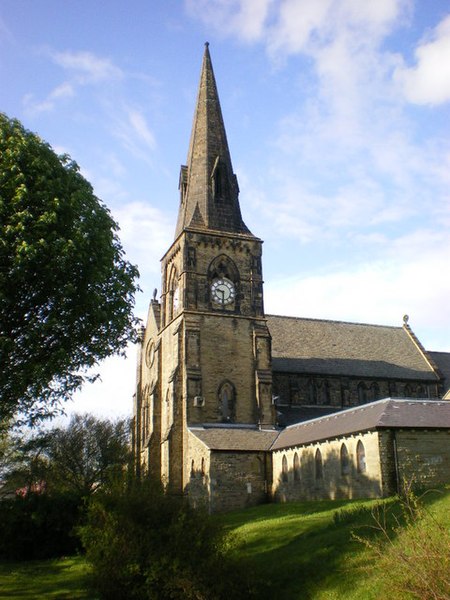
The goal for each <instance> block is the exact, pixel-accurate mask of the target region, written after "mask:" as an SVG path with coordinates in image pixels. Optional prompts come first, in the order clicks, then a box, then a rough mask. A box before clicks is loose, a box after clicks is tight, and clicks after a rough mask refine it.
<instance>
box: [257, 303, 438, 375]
mask: <svg viewBox="0 0 450 600" xmlns="http://www.w3.org/2000/svg"><path fill="white" fill-rule="evenodd" d="M267 324H268V326H269V331H270V334H271V336H272V364H273V371H274V372H276V371H281V372H289V373H307V374H319V375H320V374H322V375H337V376H354V377H374V378H376V377H379V378H392V379H415V380H424V381H425V380H427V381H430V380H431V381H433V380H434V381H436V380H438V379H439V377H438V375H437V374H436V372H435V371H434V370H433V369H432V367H431V366H430V364H429V363H428V362H427V360H426V359H425V357H424V355H423V353H422V352H421V350H419V348H418V347H417V345H416V344H415V343H414V342H413V340H412V339H411V336H410V335H409V333H408V332H407V330H406V329H405V328H404V327H391V326H384V325H367V324H361V323H346V322H343V321H327V320H319V319H306V318H297V317H283V316H277V315H267Z"/></svg>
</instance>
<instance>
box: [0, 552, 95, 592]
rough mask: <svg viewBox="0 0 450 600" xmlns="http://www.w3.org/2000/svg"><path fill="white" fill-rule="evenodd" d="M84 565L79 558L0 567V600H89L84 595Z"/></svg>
mask: <svg viewBox="0 0 450 600" xmlns="http://www.w3.org/2000/svg"><path fill="white" fill-rule="evenodd" d="M86 572H87V565H86V563H85V561H84V559H83V557H80V556H76V557H70V558H61V559H58V560H36V561H30V562H20V563H0V598H2V600H9V599H12V598H14V599H16V598H22V599H27V600H31V599H33V600H36V599H38V598H39V599H44V598H45V599H46V598H54V599H55V600H56V599H57V598H58V599H59V600H63V599H64V600H78V599H81V598H84V599H88V598H89V599H91V600H93V596H92V594H89V593H88V592H87V591H86V587H87V586H86Z"/></svg>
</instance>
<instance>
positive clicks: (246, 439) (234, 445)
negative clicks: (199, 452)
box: [189, 427, 279, 452]
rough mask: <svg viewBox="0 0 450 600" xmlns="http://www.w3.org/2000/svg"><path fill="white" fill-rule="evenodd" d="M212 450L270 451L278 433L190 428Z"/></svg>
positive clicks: (245, 429) (239, 429)
mask: <svg viewBox="0 0 450 600" xmlns="http://www.w3.org/2000/svg"><path fill="white" fill-rule="evenodd" d="M189 431H190V432H191V433H192V434H193V435H195V436H196V437H197V438H198V439H199V440H201V441H202V442H203V443H204V444H205V445H206V446H207V447H208V448H209V449H210V450H223V451H226V450H229V451H233V452H235V451H244V452H251V451H253V452H261V451H264V450H269V448H270V447H271V445H272V444H273V442H274V440H275V438H276V437H277V435H278V433H279V432H278V431H275V430H270V431H267V430H260V429H250V428H243V427H239V428H235V427H190V428H189Z"/></svg>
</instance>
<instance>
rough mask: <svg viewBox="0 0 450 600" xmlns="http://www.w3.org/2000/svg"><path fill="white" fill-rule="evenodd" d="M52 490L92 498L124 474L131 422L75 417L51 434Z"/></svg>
mask: <svg viewBox="0 0 450 600" xmlns="http://www.w3.org/2000/svg"><path fill="white" fill-rule="evenodd" d="M46 455H47V457H48V461H49V467H50V472H49V489H50V490H51V488H56V489H58V490H65V491H72V492H76V493H79V494H81V495H82V496H89V495H90V494H92V493H93V492H95V491H96V490H97V489H98V488H99V487H101V486H103V485H105V484H106V483H109V482H110V480H111V479H112V478H114V477H115V475H117V474H118V473H121V472H122V471H123V470H124V468H125V467H126V466H127V465H128V462H129V460H130V456H131V451H130V423H129V421H128V420H126V419H121V420H117V421H114V422H112V421H108V420H102V419H98V418H96V417H94V416H92V415H88V414H86V415H74V416H73V417H72V419H71V421H70V423H69V425H68V426H67V427H66V428H54V429H53V430H51V431H50V433H49V435H48V445H47V450H46Z"/></svg>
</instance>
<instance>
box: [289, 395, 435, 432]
mask: <svg viewBox="0 0 450 600" xmlns="http://www.w3.org/2000/svg"><path fill="white" fill-rule="evenodd" d="M391 400H393V398H381V399H380V400H375V401H374V402H368V403H367V404H361V405H359V406H350V407H349V408H344V409H343V410H338V411H336V412H334V413H331V414H329V415H323V416H321V417H315V418H314V419H308V420H307V421H301V422H300V423H293V424H292V425H288V426H287V427H285V429H283V431H286V430H287V429H294V428H295V427H301V426H303V425H310V424H313V423H316V422H317V421H327V420H328V421H330V420H331V419H336V418H337V417H340V416H341V415H346V414H350V413H352V412H361V411H363V410H367V408H368V407H369V408H371V407H373V406H374V405H377V404H379V405H381V404H387V403H388V402H390V401H391ZM398 400H403V398H398ZM430 402H433V401H432V400H430Z"/></svg>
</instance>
